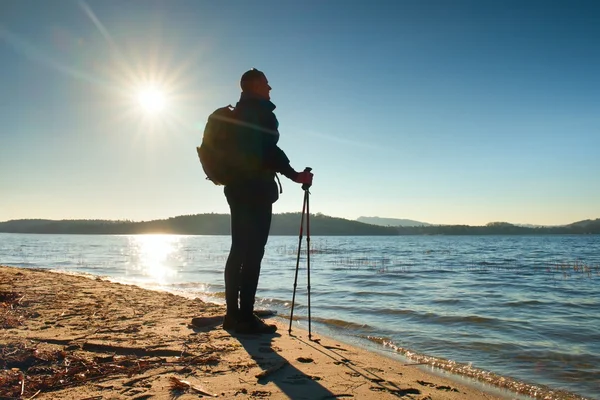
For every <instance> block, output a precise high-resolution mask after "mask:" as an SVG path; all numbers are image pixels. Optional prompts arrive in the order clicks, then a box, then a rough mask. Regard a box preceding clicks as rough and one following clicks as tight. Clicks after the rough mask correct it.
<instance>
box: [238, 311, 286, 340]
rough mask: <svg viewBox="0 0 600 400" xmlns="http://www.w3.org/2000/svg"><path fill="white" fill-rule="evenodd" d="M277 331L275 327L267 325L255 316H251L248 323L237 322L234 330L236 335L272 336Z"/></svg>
mask: <svg viewBox="0 0 600 400" xmlns="http://www.w3.org/2000/svg"><path fill="white" fill-rule="evenodd" d="M276 331H277V326H276V325H271V324H267V323H266V322H265V321H263V320H262V319H260V318H258V317H257V316H256V315H254V314H253V315H252V319H250V320H248V321H239V322H238V323H237V327H236V328H235V332H236V333H258V334H267V335H268V334H273V333H275V332H276Z"/></svg>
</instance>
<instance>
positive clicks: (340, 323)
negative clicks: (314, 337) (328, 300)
mask: <svg viewBox="0 0 600 400" xmlns="http://www.w3.org/2000/svg"><path fill="white" fill-rule="evenodd" d="M311 319H312V320H313V321H317V322H320V323H322V324H325V325H329V326H333V327H336V328H343V329H360V330H363V331H364V330H367V331H373V327H371V326H370V325H368V324H359V323H356V322H350V321H344V320H341V319H335V318H320V317H311Z"/></svg>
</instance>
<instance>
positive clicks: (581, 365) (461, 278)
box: [0, 234, 600, 398]
mask: <svg viewBox="0 0 600 400" xmlns="http://www.w3.org/2000/svg"><path fill="white" fill-rule="evenodd" d="M229 245H230V239H229V237H227V236H178V235H130V236H108V235H107V236H100V235H98V236H85V235H21V234H0V264H4V265H12V266H21V267H27V268H33V267H36V268H48V269H53V270H60V271H69V272H77V273H88V274H93V275H101V276H107V277H110V278H111V279H113V280H116V281H120V282H125V283H135V284H138V285H140V286H144V287H150V288H155V289H162V290H169V291H172V292H177V293H180V294H183V295H186V296H199V297H202V298H204V299H207V300H212V301H217V302H221V303H222V302H223V292H224V286H223V266H224V264H225V260H226V258H227V254H228V251H229ZM302 246H303V249H305V248H306V242H305V241H303V244H302ZM297 250H298V238H297V237H277V236H276V237H271V238H270V239H269V244H268V246H267V251H266V254H265V259H264V262H263V267H262V273H261V278H260V279H261V280H260V283H259V290H258V293H257V296H259V297H260V298H261V300H260V301H259V304H258V307H260V308H269V309H274V310H276V311H278V313H279V314H280V315H289V309H290V303H291V298H292V289H293V281H294V271H295V268H296V254H297ZM311 250H312V251H311V257H310V259H311V275H310V278H311V306H312V308H311V311H312V322H313V324H312V325H313V331H314V332H316V334H317V335H318V334H319V333H322V334H327V335H329V336H338V337H342V338H343V339H346V340H348V341H349V342H351V343H354V344H356V343H359V344H360V343H362V344H367V343H369V344H370V345H371V346H375V347H378V348H381V349H386V350H394V349H395V350H397V351H399V352H401V353H403V354H405V355H407V356H411V357H412V359H413V360H415V359H416V360H418V361H427V362H429V363H431V364H435V363H441V361H440V360H439V359H436V358H428V357H437V358H441V359H446V360H452V361H455V362H457V363H462V364H464V365H466V367H464V368H462V371H463V372H465V371H466V372H467V373H468V372H469V371H471V372H472V371H479V369H481V370H484V371H490V372H492V373H495V374H499V375H502V376H505V377H512V378H515V379H517V380H520V381H523V382H527V383H531V384H534V385H546V386H548V387H550V388H552V389H562V390H567V391H570V392H573V393H577V394H579V395H582V396H586V397H588V398H600V236H597V235H588V236H394V237H312V238H311ZM305 261H306V260H305V255H304V254H303V256H302V259H301V263H300V268H301V269H300V273H299V278H298V292H297V295H296V306H295V309H294V314H295V315H298V316H300V317H301V319H300V321H299V322H295V324H299V325H300V326H303V327H306V319H305V318H302V317H306V315H307V307H306V304H307V301H306V300H307V296H306V278H307V277H306V262H305ZM384 345H385V347H384ZM407 352H408V353H407ZM417 356H418V357H417ZM425 356H428V357H425ZM415 357H416V358H415Z"/></svg>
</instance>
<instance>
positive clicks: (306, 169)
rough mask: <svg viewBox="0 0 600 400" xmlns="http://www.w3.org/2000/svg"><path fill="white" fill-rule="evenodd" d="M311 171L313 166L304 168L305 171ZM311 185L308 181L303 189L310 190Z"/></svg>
mask: <svg viewBox="0 0 600 400" xmlns="http://www.w3.org/2000/svg"><path fill="white" fill-rule="evenodd" d="M310 171H312V168H311V167H306V168H304V172H310ZM310 186H311V185H309V184H308V183H305V184H303V185H302V190H308V189H310Z"/></svg>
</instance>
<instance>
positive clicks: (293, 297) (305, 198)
mask: <svg viewBox="0 0 600 400" xmlns="http://www.w3.org/2000/svg"><path fill="white" fill-rule="evenodd" d="M311 170H312V168H308V167H307V168H305V169H304V171H308V172H310V171H311ZM309 188H310V185H307V184H304V185H302V189H303V190H304V200H303V202H302V215H301V217H300V235H299V237H298V255H297V257H296V273H295V276H294V293H293V295H292V310H291V312H290V326H289V328H288V333H289V334H291V333H292V320H293V317H294V304H295V300H296V287H297V286H298V270H299V268H300V253H301V249H302V234H303V229H304V214H305V212H306V211H308V194H309V193H308V189H309ZM308 223H309V221H308V216H307V219H306V224H307V232H308ZM308 241H310V239H309V237H308V236H307V243H308ZM309 287H310V285H309ZM309 304H310V299H309ZM309 311H310V306H309ZM309 316H310V312H309ZM309 338H310V318H309Z"/></svg>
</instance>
